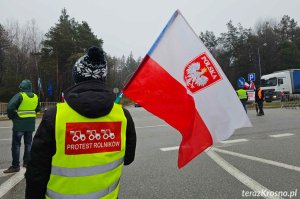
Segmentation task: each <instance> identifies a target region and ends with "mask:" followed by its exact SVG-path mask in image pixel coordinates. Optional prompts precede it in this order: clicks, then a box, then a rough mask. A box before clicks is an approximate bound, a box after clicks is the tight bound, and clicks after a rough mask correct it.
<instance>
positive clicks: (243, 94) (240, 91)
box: [236, 88, 248, 113]
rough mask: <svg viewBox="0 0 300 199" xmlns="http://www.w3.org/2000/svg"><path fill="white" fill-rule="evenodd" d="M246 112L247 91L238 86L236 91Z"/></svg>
mask: <svg viewBox="0 0 300 199" xmlns="http://www.w3.org/2000/svg"><path fill="white" fill-rule="evenodd" d="M236 93H237V95H238V97H239V99H240V101H241V103H242V105H243V107H244V109H245V111H246V113H247V101H248V94H247V91H246V90H245V89H243V88H240V89H238V90H237V91H236Z"/></svg>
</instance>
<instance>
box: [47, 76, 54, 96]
mask: <svg viewBox="0 0 300 199" xmlns="http://www.w3.org/2000/svg"><path fill="white" fill-rule="evenodd" d="M47 91H48V96H50V97H51V96H52V94H53V90H52V81H51V80H49V82H48V89H47Z"/></svg>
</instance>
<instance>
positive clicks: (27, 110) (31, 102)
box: [17, 92, 39, 118]
mask: <svg viewBox="0 0 300 199" xmlns="http://www.w3.org/2000/svg"><path fill="white" fill-rule="evenodd" d="M20 94H21V95H22V97H23V100H22V102H21V104H20V106H19V108H18V110H17V114H18V116H19V117H20V118H28V117H36V112H35V109H36V107H37V105H38V103H39V100H38V97H37V95H36V94H33V97H28V95H27V94H26V93H25V92H21V93H20Z"/></svg>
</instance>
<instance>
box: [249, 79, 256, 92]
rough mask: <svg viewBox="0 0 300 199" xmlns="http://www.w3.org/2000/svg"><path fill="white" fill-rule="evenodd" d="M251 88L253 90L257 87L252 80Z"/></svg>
mask: <svg viewBox="0 0 300 199" xmlns="http://www.w3.org/2000/svg"><path fill="white" fill-rule="evenodd" d="M249 89H251V90H254V89H255V85H254V82H252V81H251V82H250V85H249Z"/></svg>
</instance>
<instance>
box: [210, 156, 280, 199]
mask: <svg viewBox="0 0 300 199" xmlns="http://www.w3.org/2000/svg"><path fill="white" fill-rule="evenodd" d="M205 153H206V154H207V155H208V156H209V157H210V158H211V159H212V160H213V161H215V162H216V163H217V164H218V165H219V166H220V167H222V168H223V169H224V170H225V171H227V172H228V173H229V174H231V175H232V176H233V177H235V178H236V179H237V180H239V181H240V182H241V183H243V184H244V185H246V186H247V187H249V188H250V189H252V190H253V191H255V192H260V193H270V192H271V191H270V190H269V189H267V188H266V187H264V186H263V185H261V184H259V183H258V182H256V181H255V180H253V179H252V178H250V177H249V176H247V175H246V174H244V173H243V172H241V171H240V170H238V169H237V168H235V167H234V166H232V165H231V164H229V163H228V162H227V161H225V160H224V159H223V158H221V157H220V156H219V155H218V154H217V153H216V152H214V150H208V151H205ZM266 198H270V199H271V198H272V199H277V198H278V199H279V198H281V197H275V196H272V197H266Z"/></svg>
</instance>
